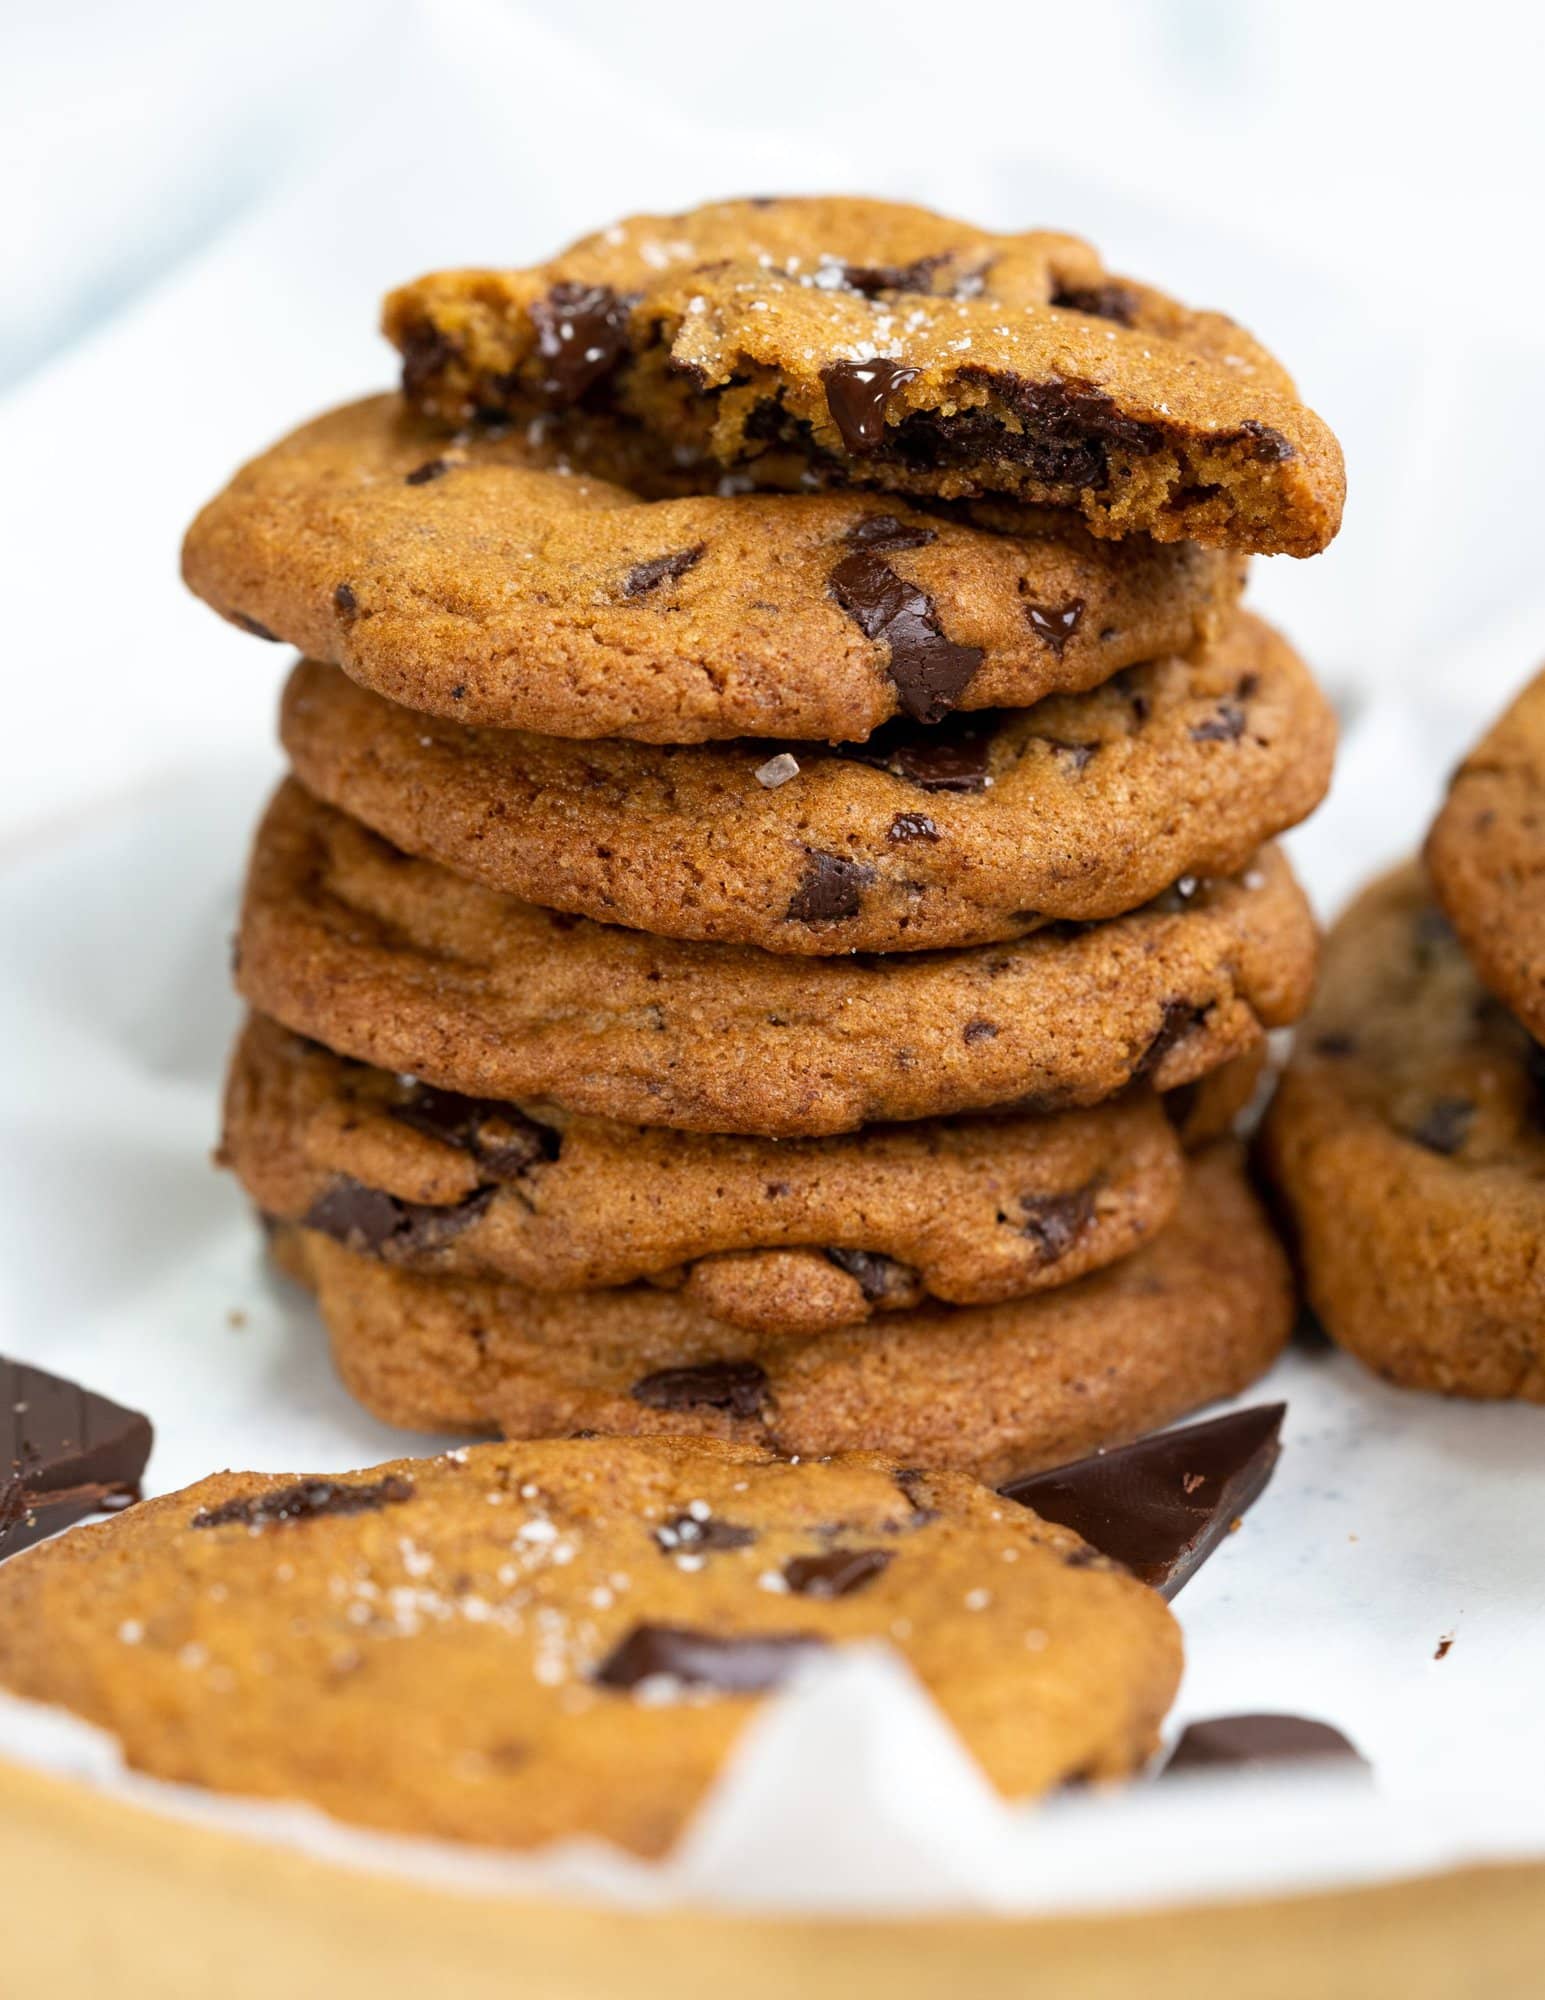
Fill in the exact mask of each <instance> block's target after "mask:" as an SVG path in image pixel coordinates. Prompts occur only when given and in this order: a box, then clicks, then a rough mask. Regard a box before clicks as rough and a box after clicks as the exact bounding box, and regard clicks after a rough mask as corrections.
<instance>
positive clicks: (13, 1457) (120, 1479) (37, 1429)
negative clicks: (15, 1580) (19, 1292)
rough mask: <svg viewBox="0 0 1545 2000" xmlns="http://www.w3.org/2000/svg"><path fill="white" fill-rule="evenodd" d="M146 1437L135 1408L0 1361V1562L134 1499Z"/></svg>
mask: <svg viewBox="0 0 1545 2000" xmlns="http://www.w3.org/2000/svg"><path fill="white" fill-rule="evenodd" d="M152 1438H153V1432H152V1430H151V1427H150V1420H149V1418H148V1417H143V1416H141V1415H140V1413H139V1412H138V1411H137V1410H127V1409H125V1408H124V1407H123V1406H122V1405H121V1404H119V1403H114V1402H111V1401H109V1399H108V1398H107V1397H106V1396H98V1395H96V1394H94V1393H93V1392H92V1391H91V1390H89V1389H82V1388H81V1387H80V1386H79V1385H78V1384H77V1383H74V1382H70V1381H66V1380H65V1379H64V1378H63V1377H62V1376H58V1375H50V1374H48V1373H47V1372H46V1371H45V1370H43V1369H41V1368H31V1367H28V1366H27V1365H26V1364H25V1363H24V1362H20V1361H8V1360H4V1359H0V1557H3V1556H12V1555H15V1554H16V1553H17V1552H18V1550H20V1549H25V1548H30V1547H31V1546H32V1544H33V1543H34V1542H41V1541H43V1540H45V1539H46V1538H47V1537H48V1536H49V1535H52V1534H54V1533H56V1532H57V1531H58V1530H59V1529H60V1528H67V1527H69V1526H70V1524H71V1523H72V1522H74V1521H80V1520H83V1519H84V1518H85V1517H86V1515H88V1514H98V1513H102V1512H104V1511H116V1510H117V1509H119V1508H122V1507H127V1506H129V1505H131V1504H132V1503H133V1502H134V1501H136V1500H138V1499H139V1497H140V1480H141V1478H142V1477H143V1475H144V1471H145V1463H146V1461H147V1459H148V1458H149V1457H150V1447H151V1442H152Z"/></svg>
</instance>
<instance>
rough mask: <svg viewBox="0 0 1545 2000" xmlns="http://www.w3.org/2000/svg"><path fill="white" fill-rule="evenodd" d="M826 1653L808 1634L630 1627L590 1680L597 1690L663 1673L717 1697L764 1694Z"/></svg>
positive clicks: (628, 1684)
mask: <svg viewBox="0 0 1545 2000" xmlns="http://www.w3.org/2000/svg"><path fill="white" fill-rule="evenodd" d="M825 1650H826V1641H825V1640H824V1639H821V1638H818V1637H817V1636H816V1635H815V1634H814V1633H810V1632H756V1633H750V1632H748V1633H746V1634H745V1635H744V1636H743V1637H739V1638H736V1637H731V1636H726V1635H721V1634H719V1633H717V1632H699V1631H694V1630H693V1629H692V1628H691V1627H690V1626H686V1625H635V1626H634V1627H633V1629H632V1631H631V1632H629V1633H628V1635H627V1637H626V1638H625V1639H623V1640H622V1641H621V1643H620V1644H619V1645H617V1646H615V1647H613V1649H612V1651H611V1652H610V1653H608V1654H607V1656H606V1658H605V1659H604V1660H603V1661H602V1662H601V1664H600V1666H598V1667H597V1668H596V1670H595V1674H594V1677H593V1678H594V1679H595V1682H596V1684H597V1686H599V1687H608V1688H622V1689H627V1688H635V1687H637V1686H638V1684H639V1682H640V1681H647V1680H653V1679H654V1678H656V1676H660V1675H663V1676H667V1677H669V1678H670V1679H671V1680H676V1681H681V1682H683V1683H685V1684H686V1685H687V1686H690V1687H709V1688H716V1689H718V1691H719V1692H720V1693H721V1694H765V1693H766V1692H767V1691H768V1690H769V1689H770V1688H775V1687H781V1686H782V1684H783V1683H784V1682H785V1681H786V1680H788V1678H789V1677H790V1675H792V1674H794V1673H796V1672H797V1671H798V1670H799V1668H800V1667H802V1666H803V1665H804V1664H805V1663H806V1661H808V1660H810V1659H813V1658H814V1657H816V1655H818V1654H820V1653H822V1652H824V1651H825Z"/></svg>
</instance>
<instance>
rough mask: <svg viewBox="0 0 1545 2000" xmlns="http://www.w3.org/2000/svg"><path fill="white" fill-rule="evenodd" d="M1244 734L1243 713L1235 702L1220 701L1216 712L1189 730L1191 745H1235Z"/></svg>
mask: <svg viewBox="0 0 1545 2000" xmlns="http://www.w3.org/2000/svg"><path fill="white" fill-rule="evenodd" d="M1244 733H1245V712H1244V710H1243V709H1242V708H1241V707H1240V705H1239V703H1238V702H1237V701H1220V702H1219V703H1218V707H1217V712H1216V713H1215V714H1213V715H1209V716H1208V717H1207V719H1206V720H1205V721H1204V722H1198V723H1195V724H1194V725H1193V726H1192V729H1191V741H1192V742H1193V743H1237V742H1238V741H1239V739H1240V737H1241V736H1243V735H1244Z"/></svg>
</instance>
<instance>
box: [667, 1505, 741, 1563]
mask: <svg viewBox="0 0 1545 2000" xmlns="http://www.w3.org/2000/svg"><path fill="white" fill-rule="evenodd" d="M654 1538H655V1540H656V1541H657V1542H658V1543H659V1545H660V1547H661V1549H663V1550H664V1552H665V1554H666V1555H668V1556H679V1555H704V1554H707V1553H709V1552H710V1551H713V1550H718V1549H748V1548H750V1546H751V1544H752V1543H753V1542H754V1541H755V1540H756V1530H755V1528H741V1527H737V1526H736V1524H735V1523H734V1522H733V1521H716V1520H715V1519H714V1518H713V1516H712V1515H711V1514H710V1515H709V1516H708V1518H707V1519H706V1520H702V1521H700V1520H698V1518H697V1517H696V1515H694V1514H677V1515H675V1516H673V1518H672V1519H671V1520H669V1521H662V1522H661V1523H660V1525H659V1527H658V1528H656V1529H655V1530H654Z"/></svg>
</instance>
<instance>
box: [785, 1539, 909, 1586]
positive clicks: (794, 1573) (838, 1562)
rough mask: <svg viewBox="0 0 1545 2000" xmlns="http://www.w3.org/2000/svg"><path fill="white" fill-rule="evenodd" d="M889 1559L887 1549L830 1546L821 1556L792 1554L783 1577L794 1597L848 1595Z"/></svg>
mask: <svg viewBox="0 0 1545 2000" xmlns="http://www.w3.org/2000/svg"><path fill="white" fill-rule="evenodd" d="M890 1559H891V1551H890V1550H889V1549H833V1550H832V1551H831V1553H830V1554H829V1555H824V1556H792V1557H790V1559H789V1561H788V1562H786V1563H785V1564H784V1565H783V1580H784V1582H785V1583H786V1584H787V1585H788V1587H789V1589H790V1590H792V1591H793V1592H794V1594H795V1595H796V1596H797V1597H851V1596H852V1594H853V1592H854V1591H855V1590H862V1589H863V1587H864V1585H865V1584H866V1583H873V1581H874V1579H875V1578H876V1577H877V1576H878V1575H879V1574H880V1572H881V1570H882V1569H884V1568H885V1566H886V1564H887V1563H888V1562H889V1561H890Z"/></svg>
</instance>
